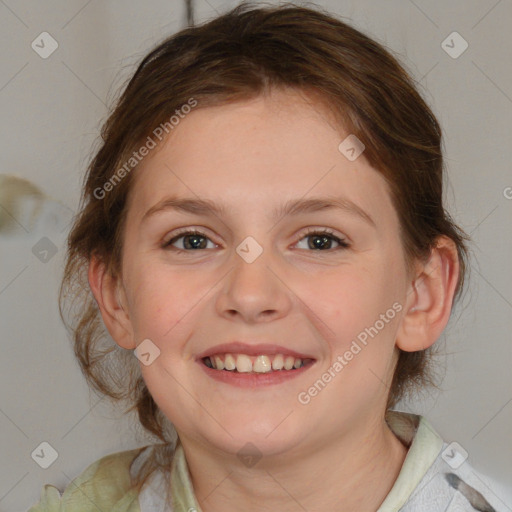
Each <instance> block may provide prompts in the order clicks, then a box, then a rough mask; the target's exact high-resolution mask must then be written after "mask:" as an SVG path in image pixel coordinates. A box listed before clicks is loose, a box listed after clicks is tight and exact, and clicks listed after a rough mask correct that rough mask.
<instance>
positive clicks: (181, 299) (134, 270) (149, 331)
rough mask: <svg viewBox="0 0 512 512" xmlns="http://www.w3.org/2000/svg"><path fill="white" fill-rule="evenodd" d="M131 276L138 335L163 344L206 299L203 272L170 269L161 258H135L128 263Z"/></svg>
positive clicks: (206, 292) (207, 289)
mask: <svg viewBox="0 0 512 512" xmlns="http://www.w3.org/2000/svg"><path fill="white" fill-rule="evenodd" d="M126 274H127V275H129V276H131V280H130V283H129V284H128V287H129V289H130V292H131V293H130V316H131V321H132V326H133V329H134V332H135V335H136V336H137V338H138V339H144V338H150V339H152V340H153V341H154V342H155V343H156V344H157V345H162V346H163V347H165V346H166V345H168V344H169V341H172V340H174V339H175V338H176V333H177V332H180V331H183V329H184V328H185V327H186V325H187V324H189V323H190V322H193V319H194V312H195V310H196V308H197V311H198V310H199V309H200V307H201V300H207V298H208V296H207V294H208V291H209V290H211V289H212V287H214V284H215V281H212V283H210V284H209V282H208V280H207V279H205V275H204V273H201V272H198V271H197V270H195V271H186V270H183V269H180V270H179V271H176V269H175V268H173V269H171V268H170V267H169V266H167V265H165V263H162V262H161V261H147V260H146V261H144V263H142V262H137V261H134V264H133V265H132V266H131V267H127V272H126Z"/></svg>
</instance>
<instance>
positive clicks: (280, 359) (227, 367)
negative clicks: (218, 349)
mask: <svg viewBox="0 0 512 512" xmlns="http://www.w3.org/2000/svg"><path fill="white" fill-rule="evenodd" d="M201 361H202V363H203V365H205V366H206V367H208V368H211V369H213V370H217V371H223V372H233V373H251V374H262V373H275V372H293V371H296V370H299V369H300V368H304V367H306V366H308V365H311V364H312V363H313V362H314V359H312V358H300V357H294V356H292V355H285V354H260V355H257V356H251V355H248V354H231V353H221V354H214V355H211V356H208V357H203V358H202V359H201Z"/></svg>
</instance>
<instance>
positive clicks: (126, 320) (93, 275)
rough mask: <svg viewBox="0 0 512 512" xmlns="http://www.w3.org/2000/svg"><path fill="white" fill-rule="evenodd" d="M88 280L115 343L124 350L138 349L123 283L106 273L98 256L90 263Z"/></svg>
mask: <svg viewBox="0 0 512 512" xmlns="http://www.w3.org/2000/svg"><path fill="white" fill-rule="evenodd" d="M88 278H89V286H90V287H91V291H92V293H93V295H94V298H95V299H96V303H97V304H98V308H99V310H100V312H101V316H102V318H103V322H104V324H105V326H106V328H107V329H108V332H109V333H110V335H111V336H112V338H113V339H114V341H115V342H116V343H117V344H118V345H119V346H120V347H122V348H126V349H134V348H136V344H135V342H134V336H133V330H132V325H131V322H130V317H129V315H128V312H127V311H128V310H127V307H126V303H127V301H126V294H125V292H124V288H123V286H122V283H121V282H120V281H118V280H117V279H116V278H114V277H113V276H112V275H110V274H109V273H108V272H106V269H105V264H104V263H103V261H101V260H100V259H99V258H98V257H96V256H92V257H91V260H90V261H89V271H88Z"/></svg>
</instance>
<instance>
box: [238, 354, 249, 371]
mask: <svg viewBox="0 0 512 512" xmlns="http://www.w3.org/2000/svg"><path fill="white" fill-rule="evenodd" d="M236 369H237V370H238V371H239V372H241V373H249V372H252V361H251V358H250V357H249V356H246V355H245V354H239V355H238V357H237V358H236Z"/></svg>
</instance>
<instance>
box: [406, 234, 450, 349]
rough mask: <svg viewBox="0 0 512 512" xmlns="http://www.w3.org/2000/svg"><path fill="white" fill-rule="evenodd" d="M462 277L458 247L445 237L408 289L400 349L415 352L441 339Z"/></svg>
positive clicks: (441, 239)
mask: <svg viewBox="0 0 512 512" xmlns="http://www.w3.org/2000/svg"><path fill="white" fill-rule="evenodd" d="M458 277H459V261H458V254H457V247H456V245H455V243H454V242H453V240H451V239H450V238H448V237H446V236H441V237H440V238H439V239H438V241H437V244H436V246H435V248H434V249H432V252H431V255H430V258H429V259H428V261H427V262H425V264H424V265H422V266H421V267H420V271H419V272H418V274H417V276H416V278H415V279H414V281H413V282H412V283H411V284H410V286H409V289H408V290H407V297H406V300H405V304H406V306H405V308H404V310H405V313H404V316H403V317H402V321H401V324H400V327H399V330H398V333H397V338H396V345H397V347H398V348H400V349H402V350H403V351H405V352H415V351H418V350H425V349H426V348H428V347H430V346H431V345H433V344H434V343H435V342H436V341H437V339H438V338H439V336H440V335H441V333H442V331H443V329H444V328H445V327H446V325H447V323H448V320H449V319H450V313H451V309H452V304H453V297H454V293H455V289H456V286H457V281H458Z"/></svg>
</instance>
